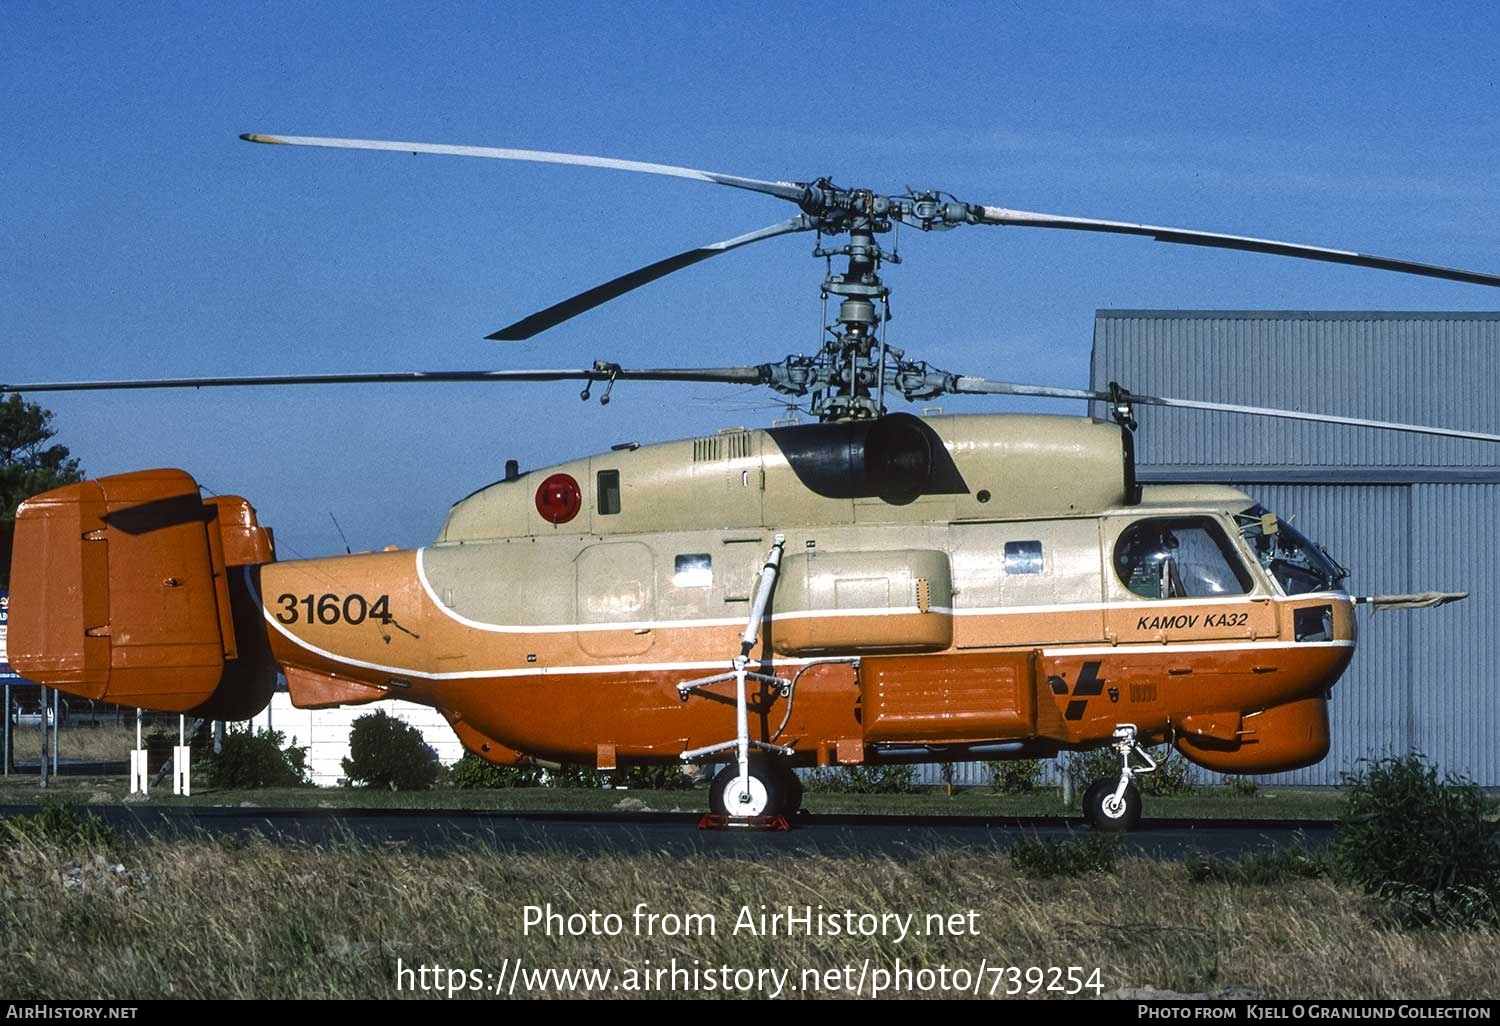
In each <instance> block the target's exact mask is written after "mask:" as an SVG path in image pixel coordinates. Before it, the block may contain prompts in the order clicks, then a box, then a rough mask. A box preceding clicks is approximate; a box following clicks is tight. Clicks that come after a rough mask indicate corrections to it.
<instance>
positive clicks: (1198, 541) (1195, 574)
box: [1114, 517, 1253, 599]
mask: <svg viewBox="0 0 1500 1026" xmlns="http://www.w3.org/2000/svg"><path fill="white" fill-rule="evenodd" d="M1114 563H1115V573H1116V574H1118V575H1119V578H1120V582H1121V583H1122V584H1124V585H1125V587H1127V588H1129V589H1130V590H1131V591H1132V592H1133V593H1135V594H1136V595H1139V596H1140V597H1141V598H1148V599H1170V598H1211V597H1213V596H1215V595H1244V594H1245V593H1247V592H1248V591H1250V588H1251V587H1252V583H1253V582H1252V581H1251V578H1250V574H1249V572H1248V571H1246V569H1245V565H1244V563H1243V562H1241V560H1240V558H1239V556H1238V555H1237V554H1236V553H1235V550H1234V548H1233V546H1232V545H1231V544H1230V542H1229V538H1228V537H1227V536H1225V534H1224V531H1223V529H1222V528H1220V527H1219V525H1218V524H1217V523H1215V522H1214V521H1213V520H1210V519H1209V518H1208V517H1153V518H1152V519H1150V520H1141V521H1138V522H1136V523H1134V524H1131V525H1130V526H1129V527H1127V528H1126V529H1125V530H1124V531H1122V532H1121V533H1120V538H1119V540H1118V541H1116V542H1115V555H1114Z"/></svg>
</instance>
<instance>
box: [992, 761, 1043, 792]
mask: <svg viewBox="0 0 1500 1026" xmlns="http://www.w3.org/2000/svg"><path fill="white" fill-rule="evenodd" d="M985 765H987V766H989V768H990V772H991V773H992V774H994V775H993V776H992V777H991V778H990V788H991V789H992V790H995V791H998V792H999V793H1001V794H1030V793H1031V792H1032V791H1035V790H1036V787H1037V783H1038V781H1039V780H1040V779H1041V776H1042V763H1041V761H1040V760H1039V759H1001V760H999V761H997V762H989V763H986V764H985Z"/></svg>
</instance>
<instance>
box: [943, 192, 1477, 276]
mask: <svg viewBox="0 0 1500 1026" xmlns="http://www.w3.org/2000/svg"><path fill="white" fill-rule="evenodd" d="M969 209H970V211H971V212H973V216H974V217H976V218H977V220H978V221H979V223H980V224H995V225H1011V226H1017V227H1023V228H1066V229H1071V230H1073V231H1082V232H1109V233H1113V234H1116V235H1144V236H1148V237H1149V238H1152V239H1155V240H1156V241H1157V242H1177V243H1182V244H1183V245H1188V246H1210V247H1213V248H1217V249H1238V250H1244V251H1246V252H1250V253H1271V254H1273V255H1276V256H1289V257H1300V258H1302V259H1304V260H1322V261H1324V262H1326V263H1332V264H1351V265H1353V266H1355V267H1374V268H1376V269H1378V270H1382V271H1397V272H1399V273H1401V274H1417V275H1422V276H1424V277H1427V278H1443V279H1445V280H1447V281H1462V282H1467V283H1469V284H1471V285H1490V286H1495V287H1500V275H1495V274H1484V273H1482V272H1480V271H1465V270H1463V269H1461V268H1457V267H1439V266H1437V265H1435V264H1419V263H1415V262H1413V261H1411V260H1395V259H1392V258H1390V257H1380V256H1370V255H1369V254H1366V253H1355V252H1352V251H1350V250H1346V249H1329V248H1327V247H1325V246H1308V245H1303V244H1302V243H1297V242H1278V241H1276V240H1275V239H1256V238H1251V237H1249V236H1245V235H1223V234H1220V233H1218V232H1200V231H1195V230H1193V229H1191V228H1164V227H1161V226H1159V225H1151V224H1132V223H1130V222H1128V221H1099V220H1095V219H1094V218H1089V217H1068V216H1065V215H1063V214H1039V213H1036V212H1035V211H1030V210H1008V209H1006V208H1005V207H977V206H976V207H970V208H969Z"/></svg>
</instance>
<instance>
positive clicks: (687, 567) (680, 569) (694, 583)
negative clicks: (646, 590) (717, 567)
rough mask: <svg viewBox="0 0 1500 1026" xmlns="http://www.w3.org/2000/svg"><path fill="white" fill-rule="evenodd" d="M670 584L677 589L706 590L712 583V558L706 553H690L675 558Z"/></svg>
mask: <svg viewBox="0 0 1500 1026" xmlns="http://www.w3.org/2000/svg"><path fill="white" fill-rule="evenodd" d="M672 583H673V584H674V585H676V586H677V587H679V588H707V587H709V586H711V585H712V584H713V583H714V564H713V557H712V556H710V555H709V554H708V553H706V552H691V553H688V554H687V555H682V556H678V557H677V562H676V564H675V565H674V567H673V573H672Z"/></svg>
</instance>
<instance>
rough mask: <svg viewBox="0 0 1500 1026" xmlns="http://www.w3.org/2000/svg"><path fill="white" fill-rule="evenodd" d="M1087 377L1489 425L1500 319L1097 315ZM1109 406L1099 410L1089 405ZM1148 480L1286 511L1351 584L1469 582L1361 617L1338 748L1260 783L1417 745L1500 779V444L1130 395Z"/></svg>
mask: <svg viewBox="0 0 1500 1026" xmlns="http://www.w3.org/2000/svg"><path fill="white" fill-rule="evenodd" d="M1090 377H1091V384H1092V385H1093V387H1095V388H1103V387H1106V386H1107V385H1108V383H1109V382H1111V381H1118V382H1119V383H1120V384H1121V385H1123V386H1124V387H1126V388H1128V389H1130V390H1131V391H1133V392H1140V393H1147V394H1156V395H1165V396H1176V397H1180V398H1185V399H1203V400H1211V401H1216V402H1226V403H1236V404H1244V405H1254V406H1276V407H1284V408H1290V409H1295V410H1304V411H1309V412H1318V413H1331V414H1337V415H1342V416H1348V417H1362V418H1369V419H1376V420H1388V421H1400V422H1405V423H1415V424H1425V425H1435V426H1440V427H1452V428H1460V429H1467V430H1473V431H1484V432H1490V433H1496V432H1500V388H1497V385H1500V313H1390V312H1373V311H1372V312H1357V311H1334V312H1302V311H1295V312H1265V311H1255V312H1248V311H1213V310H1206V311H1183V310H1100V311H1099V312H1098V314H1097V316H1096V318H1095V322H1094V348H1093V359H1092V365H1091V371H1090ZM1095 413H1096V415H1097V416H1104V415H1105V411H1104V410H1102V409H1100V410H1096V411H1095ZM1137 417H1138V419H1139V421H1140V429H1139V430H1138V431H1137V433H1136V455H1137V463H1138V468H1139V475H1140V479H1141V480H1142V481H1143V482H1187V481H1191V482H1212V483H1221V484H1229V485H1232V486H1234V487H1236V488H1240V489H1243V490H1244V491H1246V492H1249V493H1250V494H1251V495H1253V496H1254V497H1255V498H1256V499H1257V500H1259V501H1260V502H1261V503H1262V504H1263V505H1265V506H1266V507H1267V508H1269V509H1271V510H1273V511H1274V512H1276V513H1278V514H1279V515H1280V516H1281V517H1282V518H1283V519H1285V518H1290V517H1293V516H1295V518H1296V520H1295V523H1296V526H1297V528H1298V529H1299V530H1301V531H1302V532H1303V533H1304V534H1307V535H1309V536H1310V537H1312V538H1313V539H1315V540H1317V541H1320V542H1321V543H1322V544H1323V545H1324V546H1325V547H1326V548H1327V549H1328V551H1329V552H1330V553H1331V554H1332V555H1333V556H1334V558H1335V559H1337V560H1338V561H1339V562H1340V563H1342V564H1343V565H1344V566H1345V567H1347V568H1348V569H1349V571H1350V576H1349V579H1348V581H1347V582H1346V586H1347V587H1348V588H1349V590H1350V592H1351V593H1353V594H1358V595H1377V594H1400V593H1408V592H1416V591H1467V592H1469V598H1468V599H1467V600H1465V601H1463V602H1459V603H1456V604H1454V605H1449V606H1444V607H1442V608H1438V609H1418V610H1407V611H1386V612H1373V611H1371V610H1369V608H1368V607H1366V608H1363V609H1361V610H1360V612H1359V631H1360V637H1359V647H1358V650H1357V652H1356V655H1355V658H1354V663H1353V665H1352V666H1351V667H1350V669H1349V672H1348V673H1347V674H1346V675H1345V676H1344V678H1343V679H1342V680H1341V681H1340V682H1339V684H1338V686H1337V687H1336V688H1335V689H1334V692H1333V702H1332V706H1331V713H1332V720H1333V749H1332V751H1331V753H1330V754H1329V757H1328V758H1327V759H1326V760H1325V761H1324V762H1322V763H1320V764H1319V765H1317V766H1312V767H1309V768H1307V769H1303V770H1298V771H1295V772H1292V773H1286V774H1281V775H1279V776H1277V777H1274V778H1270V779H1271V780H1272V781H1279V782H1282V783H1286V784H1337V783H1338V782H1339V778H1340V776H1341V774H1343V773H1345V772H1347V771H1350V770H1352V769H1353V768H1354V767H1355V764H1356V762H1357V761H1358V760H1359V759H1361V758H1365V757H1379V756H1384V755H1399V754H1403V753H1405V752H1408V751H1420V752H1423V753H1425V754H1426V755H1427V756H1429V757H1430V758H1432V759H1433V760H1434V761H1435V762H1436V763H1437V765H1438V766H1439V768H1440V769H1441V770H1446V771H1454V772H1458V773H1462V774H1465V775H1467V776H1468V777H1470V778H1471V779H1473V780H1475V781H1477V782H1478V783H1480V784H1482V785H1485V786H1488V787H1496V786H1500V743H1497V742H1500V679H1497V676H1496V670H1497V667H1500V444H1494V443H1487V442H1476V441H1459V440H1454V439H1443V438H1436V437H1430V436H1423V435H1407V434H1396V433H1393V432H1382V431H1372V430H1366V429H1359V428H1353V427H1344V426H1337V425H1325V424H1310V423H1301V422H1296V421H1280V420H1269V419H1266V418H1260V417H1248V416H1240V415H1230V414H1218V413H1200V412H1193V411H1185V410H1161V409H1152V408H1151V407H1138V408H1137Z"/></svg>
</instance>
